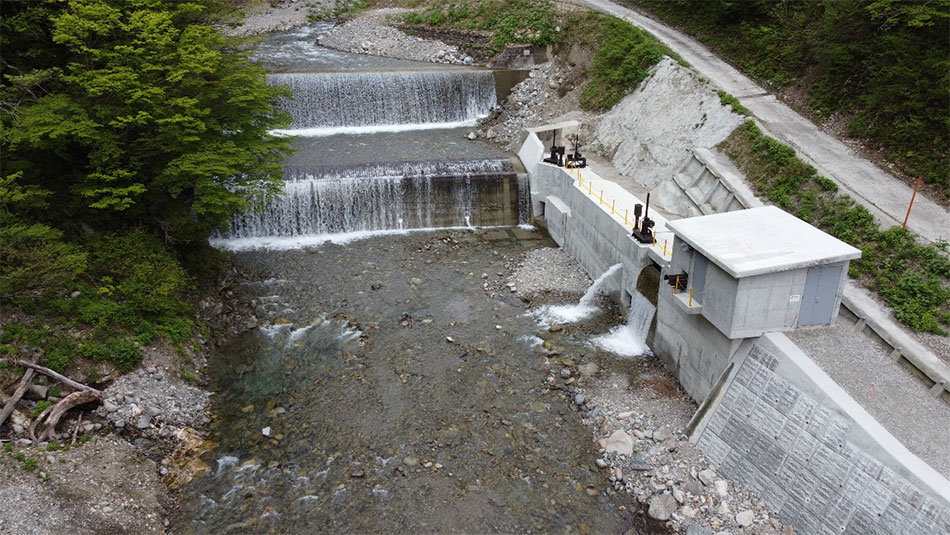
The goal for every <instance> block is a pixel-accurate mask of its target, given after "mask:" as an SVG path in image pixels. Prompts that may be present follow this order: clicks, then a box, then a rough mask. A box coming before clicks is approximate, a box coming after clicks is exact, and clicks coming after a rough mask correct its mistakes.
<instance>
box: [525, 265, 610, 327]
mask: <svg viewBox="0 0 950 535" xmlns="http://www.w3.org/2000/svg"><path fill="white" fill-rule="evenodd" d="M622 267H623V264H614V265H613V266H610V268H608V269H607V271H605V272H603V273H602V274H601V275H600V276H599V277H597V280H595V281H594V283H593V284H591V285H590V288H588V289H587V291H586V292H584V295H583V296H582V297H581V300H580V301H579V302H578V303H577V304H576V305H549V306H545V307H541V308H540V309H539V310H538V313H537V314H538V317H539V319H540V320H541V321H542V323H576V322H578V321H581V320H585V319H587V318H589V317H591V316H593V315H594V313H596V312H597V311H598V310H600V308H599V307H598V306H597V305H596V304H595V303H594V299H595V298H596V297H597V292H598V291H599V290H600V287H601V286H603V285H604V283H606V282H607V279H609V278H610V276H611V275H613V274H614V273H616V272H617V271H619V270H620V269H621V268H622Z"/></svg>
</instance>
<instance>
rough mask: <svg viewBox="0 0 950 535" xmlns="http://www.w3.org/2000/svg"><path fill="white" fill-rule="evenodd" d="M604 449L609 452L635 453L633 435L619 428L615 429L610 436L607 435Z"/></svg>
mask: <svg viewBox="0 0 950 535" xmlns="http://www.w3.org/2000/svg"><path fill="white" fill-rule="evenodd" d="M604 449H605V450H606V451H607V452H608V453H619V454H621V455H633V437H631V436H630V435H628V434H627V433H626V431H623V430H620V429H618V430H616V431H614V432H613V433H612V434H611V435H610V436H609V437H607V442H606V443H605V444H604Z"/></svg>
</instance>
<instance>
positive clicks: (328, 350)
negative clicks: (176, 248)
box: [176, 228, 632, 533]
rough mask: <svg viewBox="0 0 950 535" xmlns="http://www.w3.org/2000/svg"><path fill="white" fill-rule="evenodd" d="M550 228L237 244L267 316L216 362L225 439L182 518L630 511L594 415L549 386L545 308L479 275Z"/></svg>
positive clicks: (579, 523) (223, 526)
mask: <svg viewBox="0 0 950 535" xmlns="http://www.w3.org/2000/svg"><path fill="white" fill-rule="evenodd" d="M551 245H553V243H552V242H550V240H549V238H547V235H546V234H544V233H543V232H539V231H532V230H526V229H520V228H508V229H495V230H479V231H435V232H424V233H418V234H412V235H408V236H396V237H384V238H373V239H368V240H365V241H358V242H354V243H351V244H348V245H343V246H341V245H332V244H328V245H324V246H322V247H320V248H317V249H310V250H297V251H266V252H244V253H239V254H238V255H237V261H238V262H239V263H240V264H242V265H243V266H244V267H245V268H246V269H247V270H249V271H250V272H251V273H254V276H252V277H251V278H250V279H249V280H248V281H247V282H246V283H245V284H244V285H243V286H242V287H241V289H242V291H243V292H244V295H245V296H246V297H247V298H249V299H254V302H255V303H256V304H257V306H258V317H259V318H261V320H262V322H266V326H265V327H261V328H258V329H254V330H252V331H250V332H248V333H247V334H246V335H244V336H242V337H240V338H238V339H237V340H235V341H234V342H233V343H231V344H230V345H229V346H227V347H224V348H222V349H221V351H219V352H218V354H217V355H216V356H215V358H214V360H213V363H212V364H211V369H210V371H211V373H210V374H209V375H210V376H211V377H214V378H215V382H216V384H215V386H216V390H217V395H216V421H215V423H214V425H213V437H212V438H213V440H215V441H216V442H217V443H218V448H217V450H216V451H215V452H214V458H213V460H212V459H209V461H211V462H209V464H211V466H212V470H211V472H210V473H208V474H206V475H205V476H202V477H201V478H199V479H198V480H196V481H195V482H194V484H193V485H192V486H191V487H190V488H189V489H187V490H186V491H185V496H184V497H183V502H184V503H183V510H182V513H183V514H182V515H181V517H180V523H179V525H178V526H176V530H177V531H180V532H194V533H225V532H234V533H245V532H251V533H310V532H333V533H337V532H346V533H425V532H433V533H499V532H504V533H512V532H521V533H540V532H544V533H623V532H624V531H626V530H627V529H629V528H630V520H629V519H627V518H624V517H621V516H620V514H619V513H618V512H617V511H618V502H617V500H616V499H612V500H608V499H607V498H606V497H605V496H604V495H603V493H602V491H603V489H604V488H605V487H606V485H607V482H606V479H605V477H604V475H603V473H602V471H600V470H598V469H597V468H596V466H595V465H594V460H595V459H596V453H595V451H594V449H593V444H592V441H591V435H590V432H589V430H587V429H586V428H584V427H583V426H582V424H581V423H580V417H579V416H578V414H577V413H576V412H574V411H572V410H571V407H570V404H569V403H568V402H567V401H566V400H564V399H563V396H558V395H557V392H556V391H551V390H548V389H547V388H546V387H545V386H544V383H543V379H544V374H543V373H542V372H541V371H540V370H541V369H542V367H544V366H545V363H546V357H545V356H544V355H543V354H542V350H541V348H539V347H538V346H537V344H536V343H535V342H534V341H533V340H535V341H536V340H537V339H536V338H533V337H534V335H536V334H537V333H538V331H539V326H538V324H537V320H535V319H533V318H532V317H531V316H529V315H526V314H525V312H526V305H525V304H524V303H522V302H521V301H520V300H518V299H516V298H515V297H514V296H513V294H511V293H510V292H508V291H507V288H504V287H503V286H502V288H503V289H504V290H505V291H503V292H499V293H498V294H497V295H492V293H491V292H486V291H485V290H484V289H483V282H484V280H483V278H482V274H483V273H485V274H488V275H489V277H491V278H493V279H495V278H497V279H498V280H499V281H501V280H502V278H501V277H500V276H499V274H502V275H507V274H508V270H507V269H506V267H505V263H506V259H507V260H508V262H510V261H511V260H512V259H516V258H517V256H518V254H519V253H521V252H524V251H526V250H529V249H531V248H536V247H541V246H551ZM631 509H632V507H631Z"/></svg>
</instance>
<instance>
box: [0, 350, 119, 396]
mask: <svg viewBox="0 0 950 535" xmlns="http://www.w3.org/2000/svg"><path fill="white" fill-rule="evenodd" d="M5 362H9V363H10V364H15V365H17V366H22V367H24V368H31V369H33V370H36V371H38V372H40V373H42V374H43V375H46V376H48V377H52V378H53V379H56V380H57V381H59V382H61V383H63V384H64V385H66V386H69V387H71V388H73V389H75V390H87V391H89V392H95V393H96V395H98V396H102V392H101V391H100V390H96V389H95V388H93V387H91V386H87V385H84V384H82V383H77V382H76V381H73V380H72V379H70V378H69V377H66V376H65V375H63V374H61V373H57V372H54V371H53V370H51V369H49V368H47V367H46V366H40V365H39V364H36V363H33V362H30V361H28V360H9V359H8V360H6V361H5Z"/></svg>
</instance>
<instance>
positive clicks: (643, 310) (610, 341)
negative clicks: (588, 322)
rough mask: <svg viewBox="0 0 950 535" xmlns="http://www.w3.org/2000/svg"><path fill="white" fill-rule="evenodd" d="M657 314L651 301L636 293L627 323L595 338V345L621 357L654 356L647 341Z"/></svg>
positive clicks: (631, 302) (628, 313) (631, 303)
mask: <svg viewBox="0 0 950 535" xmlns="http://www.w3.org/2000/svg"><path fill="white" fill-rule="evenodd" d="M655 312H656V307H655V306H653V303H651V302H650V300H649V299H647V298H646V297H643V295H641V294H640V292H634V293H633V296H632V299H631V301H630V310H629V311H628V312H627V323H626V324H625V325H618V326H617V327H614V328H613V329H611V330H610V331H609V332H607V334H604V335H602V336H598V337H596V338H594V340H593V342H594V344H595V345H596V346H598V347H600V348H602V349H606V350H607V351H610V352H611V353H615V354H617V355H620V356H621V357H634V356H637V355H652V354H653V353H652V352H651V351H650V348H649V347H647V342H646V340H647V334H649V332H650V323H651V322H652V321H653V314H654V313H655Z"/></svg>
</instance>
